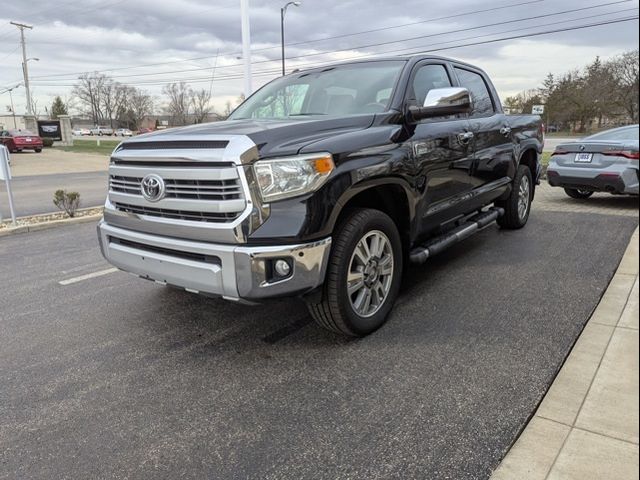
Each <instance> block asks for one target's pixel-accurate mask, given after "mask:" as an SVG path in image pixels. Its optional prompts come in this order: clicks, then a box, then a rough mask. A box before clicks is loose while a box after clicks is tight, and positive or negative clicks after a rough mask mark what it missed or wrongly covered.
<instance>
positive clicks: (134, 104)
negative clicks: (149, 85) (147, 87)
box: [128, 88, 153, 128]
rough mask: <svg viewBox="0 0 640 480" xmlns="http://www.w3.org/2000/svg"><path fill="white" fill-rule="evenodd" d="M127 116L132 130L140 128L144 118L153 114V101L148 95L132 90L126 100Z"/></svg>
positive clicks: (135, 89)
mask: <svg viewBox="0 0 640 480" xmlns="http://www.w3.org/2000/svg"><path fill="white" fill-rule="evenodd" d="M128 105H129V114H130V117H131V120H132V122H133V127H134V128H140V124H141V123H142V120H144V117H146V116H147V115H151V113H152V112H153V99H152V98H151V96H150V95H149V94H147V93H146V92H143V91H142V90H138V89H137V88H134V89H133V90H132V91H131V93H130V95H129V99H128Z"/></svg>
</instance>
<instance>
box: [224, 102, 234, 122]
mask: <svg viewBox="0 0 640 480" xmlns="http://www.w3.org/2000/svg"><path fill="white" fill-rule="evenodd" d="M231 112H232V107H231V101H230V100H227V101H226V102H225V104H224V118H227V117H228V116H229V115H231Z"/></svg>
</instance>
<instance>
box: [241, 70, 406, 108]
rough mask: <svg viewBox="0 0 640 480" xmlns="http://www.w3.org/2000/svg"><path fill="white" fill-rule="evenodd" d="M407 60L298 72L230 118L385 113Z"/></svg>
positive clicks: (262, 91)
mask: <svg viewBox="0 0 640 480" xmlns="http://www.w3.org/2000/svg"><path fill="white" fill-rule="evenodd" d="M404 63H405V62H404V61H397V60H393V61H380V62H367V63H354V64H347V65H337V66H333V67H327V68H325V69H322V70H313V71H308V72H299V73H294V74H291V75H288V76H286V77H282V78H279V79H277V80H274V81H273V82H271V83H269V84H267V85H266V86H265V87H263V88H261V89H260V90H258V91H257V92H256V93H255V94H253V95H252V96H251V97H249V98H248V99H247V100H246V101H245V102H244V103H243V104H242V105H240V106H239V107H238V108H237V109H236V111H235V112H233V114H232V115H231V116H230V117H229V120H238V119H243V118H273V119H278V118H289V117H294V116H311V115H355V114H362V113H378V112H384V111H386V110H387V107H388V105H389V101H390V100H391V93H392V92H393V88H394V87H395V84H396V81H397V79H398V76H399V75H400V72H401V70H402V68H403V66H404Z"/></svg>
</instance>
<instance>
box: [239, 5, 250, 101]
mask: <svg viewBox="0 0 640 480" xmlns="http://www.w3.org/2000/svg"><path fill="white" fill-rule="evenodd" d="M240 23H241V26H242V59H243V61H244V97H245V98H248V97H249V95H251V31H250V26H249V0H240Z"/></svg>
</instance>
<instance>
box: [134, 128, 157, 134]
mask: <svg viewBox="0 0 640 480" xmlns="http://www.w3.org/2000/svg"><path fill="white" fill-rule="evenodd" d="M153 131H154V130H153V128H139V129H138V132H137V133H138V135H142V134H144V133H151V132H153Z"/></svg>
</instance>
